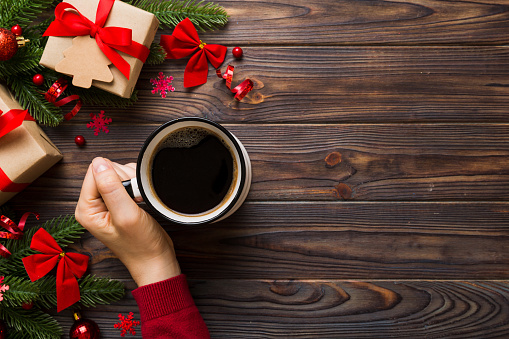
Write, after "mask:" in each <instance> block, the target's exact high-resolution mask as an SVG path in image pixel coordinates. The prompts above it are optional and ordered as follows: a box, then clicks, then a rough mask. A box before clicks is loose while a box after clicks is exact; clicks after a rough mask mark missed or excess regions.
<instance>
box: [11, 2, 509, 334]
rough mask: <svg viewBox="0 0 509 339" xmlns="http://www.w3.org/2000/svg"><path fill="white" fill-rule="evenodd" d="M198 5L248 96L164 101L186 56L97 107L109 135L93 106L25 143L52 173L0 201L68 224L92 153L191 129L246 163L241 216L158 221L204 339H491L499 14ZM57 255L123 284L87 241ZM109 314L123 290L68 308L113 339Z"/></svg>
mask: <svg viewBox="0 0 509 339" xmlns="http://www.w3.org/2000/svg"><path fill="white" fill-rule="evenodd" d="M216 3H218V4H221V5H223V6H224V7H225V8H226V9H227V11H228V13H229V14H230V16H231V17H230V21H229V23H228V25H227V26H225V27H224V28H223V29H221V30H217V31H212V32H207V33H201V34H200V37H201V38H202V40H203V41H205V42H207V43H221V44H224V45H227V46H228V47H229V52H228V54H227V59H226V61H225V63H224V65H226V64H228V63H231V64H233V65H235V66H236V68H235V75H234V84H237V83H240V82H241V81H242V80H244V79H246V78H250V79H252V80H253V81H254V83H255V89H254V90H253V91H252V92H251V93H250V94H249V95H248V96H247V97H246V98H245V99H244V100H243V101H242V102H240V103H238V102H236V101H235V100H234V99H233V96H232V94H231V93H229V92H228V90H227V89H226V87H225V85H224V82H223V81H222V80H221V79H219V78H217V77H216V76H215V74H214V72H213V69H212V68H211V69H210V73H209V80H208V82H207V83H206V84H205V85H203V86H200V87H196V88H193V89H184V88H183V72H184V68H185V65H186V62H187V60H178V61H172V60H168V61H166V62H165V63H164V64H162V65H159V66H152V67H151V66H145V67H144V69H143V72H142V74H141V77H140V80H139V82H138V86H137V88H138V89H139V98H140V99H139V101H138V102H137V103H136V105H135V106H133V107H132V108H129V109H127V110H121V109H107V110H106V115H108V116H110V117H112V118H113V122H112V124H111V125H110V131H111V132H110V133H109V134H104V133H102V134H100V135H99V136H97V137H96V136H94V135H93V132H92V131H91V130H89V129H87V128H86V122H88V121H89V120H90V119H89V113H98V112H99V110H101V109H102V107H87V108H85V109H83V110H82V111H81V112H80V113H79V115H78V116H77V117H76V118H75V119H73V120H71V121H70V122H67V123H65V124H63V125H62V126H60V127H58V128H45V131H46V132H47V134H48V135H49V136H50V138H51V139H52V140H53V141H54V143H55V144H56V145H57V146H58V147H59V148H60V150H61V151H62V152H63V153H64V159H63V161H62V162H60V163H59V164H58V165H56V166H55V167H53V168H52V169H51V170H50V171H48V172H47V173H46V174H44V175H43V176H42V177H41V178H40V179H38V180H37V181H35V182H34V184H33V185H31V186H30V187H29V188H27V189H26V190H25V191H24V192H23V193H21V194H19V195H18V196H17V197H16V198H15V199H13V200H12V203H11V206H12V207H14V209H15V210H16V211H17V212H18V213H21V212H24V211H27V210H30V211H39V212H40V213H42V215H43V217H42V219H43V221H44V220H47V219H50V218H53V217H55V216H58V215H61V214H72V213H73V212H74V208H75V204H76V201H77V200H78V195H79V191H80V187H81V182H82V179H83V177H84V174H85V171H86V169H87V167H88V165H89V163H90V161H91V160H92V159H93V158H94V157H95V156H104V157H107V158H110V159H111V160H114V161H117V162H120V163H127V162H132V161H135V160H136V158H137V154H138V151H139V149H140V147H141V146H142V144H143V142H144V140H145V138H146V137H147V136H148V135H149V134H150V133H151V131H152V130H154V129H155V128H156V127H157V126H158V125H160V124H162V123H164V122H166V121H168V120H171V119H174V118H178V117H184V116H199V117H206V118H209V119H211V120H214V121H216V122H219V123H221V124H223V125H224V126H225V127H226V128H228V129H229V130H231V131H232V132H233V133H234V134H235V135H236V136H238V138H239V139H240V140H241V141H242V143H243V144H244V145H245V146H246V148H247V150H248V152H249V155H250V157H251V160H252V166H253V183H252V188H251V191H250V193H249V196H248V198H247V201H246V202H245V204H244V205H243V206H242V207H241V209H240V210H239V211H237V212H236V214H234V215H233V216H232V217H230V218H229V219H227V220H226V221H224V222H220V223H217V224H214V225H205V226H193V227H184V226H178V225H173V224H169V223H167V222H164V221H163V220H161V219H158V220H160V221H161V223H162V224H163V225H164V228H165V229H166V230H167V231H168V233H169V234H170V236H171V237H172V239H173V240H174V242H175V246H176V249H177V253H178V258H179V261H180V264H181V267H182V270H183V272H184V273H186V274H187V276H188V279H189V283H190V286H191V291H192V294H193V296H194V298H195V301H196V304H197V305H198V307H199V309H200V311H201V313H202V315H203V317H204V319H205V321H206V323H207V325H208V327H209V329H210V332H211V335H212V337H214V338H287V337H288V338H289V337H292V338H387V337H395V338H424V337H426V338H437V337H446V338H492V337H506V338H507V337H509V321H508V318H509V284H508V279H509V205H508V202H509V157H508V155H509V133H508V132H509V129H508V127H509V126H508V123H509V109H508V108H509V50H508V48H507V44H508V43H509V35H508V34H507V32H508V30H507V28H508V27H509V10H508V5H509V2H508V1H507V0H483V1H478V2H471V1H466V0H459V1H435V0H429V1H428V0H411V1H356V0H343V1H336V0H321V1H315V0H311V1H310V0H293V1H290V0H272V1H263V2H261V1H248V0H233V1H217V2H216ZM164 33H166V34H170V33H171V31H169V30H168V31H165V32H164ZM234 46H241V47H242V48H243V49H244V58H243V59H242V60H235V59H234V58H233V57H232V55H231V48H232V47H234ZM224 68H225V66H223V69H224ZM160 71H162V72H164V73H165V74H166V75H172V76H174V77H175V80H174V82H173V85H174V86H175V87H176V91H175V92H174V93H171V94H170V95H168V97H167V98H166V99H162V98H161V97H159V96H157V95H154V94H152V93H151V85H150V81H149V79H150V78H154V77H156V76H157V74H158V72H160ZM78 134H82V135H84V136H85V138H86V139H87V141H88V144H87V146H86V147H84V148H78V147H77V146H76V145H75V144H74V137H75V136H76V135H78ZM338 157H340V159H341V162H340V163H337V164H336V163H335V161H333V160H334V159H338ZM327 160H328V161H327ZM75 248H76V249H78V250H80V251H82V252H84V253H89V254H91V255H92V259H91V263H92V265H91V266H90V272H92V273H95V274H97V275H101V276H110V277H112V278H116V279H122V280H123V281H125V283H126V286H127V289H128V290H130V289H133V288H135V285H134V284H133V282H132V280H131V279H130V276H129V274H128V272H127V270H126V269H125V268H124V267H123V265H122V264H121V263H120V262H119V261H118V260H117V259H116V258H115V257H114V256H113V255H112V253H111V252H110V251H109V250H108V249H106V248H105V247H104V246H103V245H102V244H101V243H100V242H98V241H97V240H96V239H94V238H93V237H92V236H90V235H89V234H86V235H85V236H84V237H83V239H82V241H81V243H79V244H76V245H75ZM129 311H133V312H134V313H135V315H136V318H139V313H138V310H137V306H136V303H135V302H134V300H133V298H132V296H131V294H130V293H129V291H128V292H127V293H126V296H125V298H124V299H123V300H121V301H120V302H118V303H116V304H113V305H108V306H104V307H98V308H96V309H90V310H87V311H85V312H84V313H85V316H86V317H89V318H92V319H94V320H96V321H97V322H98V324H99V326H100V327H101V331H102V333H103V338H116V337H119V335H118V332H117V331H116V330H114V329H113V324H114V323H115V322H116V321H117V314H118V313H119V312H122V313H124V314H125V313H127V312H129ZM62 313H65V312H62ZM58 319H59V320H60V321H61V322H62V324H64V326H65V328H66V329H67V328H68V327H69V325H70V324H71V317H70V314H68V313H67V314H61V315H59V316H58ZM136 337H138V338H140V337H141V335H140V333H139V331H138V334H137V335H136Z"/></svg>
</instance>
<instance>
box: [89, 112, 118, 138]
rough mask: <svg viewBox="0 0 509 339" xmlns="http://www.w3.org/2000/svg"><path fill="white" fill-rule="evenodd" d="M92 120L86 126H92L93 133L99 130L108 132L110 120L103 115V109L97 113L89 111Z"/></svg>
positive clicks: (97, 132) (97, 133) (95, 133)
mask: <svg viewBox="0 0 509 339" xmlns="http://www.w3.org/2000/svg"><path fill="white" fill-rule="evenodd" d="M90 117H91V118H92V121H91V122H89V123H88V124H87V127H88V128H94V135H99V132H101V131H103V132H104V133H109V132H110V130H109V129H108V126H107V125H108V124H109V123H110V122H111V121H112V120H111V118H107V117H105V116H104V111H101V113H99V115H97V114H93V113H90Z"/></svg>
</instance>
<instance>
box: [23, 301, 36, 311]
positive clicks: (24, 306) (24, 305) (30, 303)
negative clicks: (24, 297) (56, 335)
mask: <svg viewBox="0 0 509 339" xmlns="http://www.w3.org/2000/svg"><path fill="white" fill-rule="evenodd" d="M32 307H34V302H33V301H31V302H29V303H22V304H21V308H22V309H24V310H31V309H32Z"/></svg>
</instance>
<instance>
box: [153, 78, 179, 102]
mask: <svg viewBox="0 0 509 339" xmlns="http://www.w3.org/2000/svg"><path fill="white" fill-rule="evenodd" d="M172 80H173V77H172V76H166V77H165V76H164V74H163V72H159V76H158V77H157V78H155V79H150V83H151V84H152V86H154V89H153V90H152V94H156V93H161V98H166V94H167V93H168V92H173V91H175V87H173V86H172V85H171V82H172Z"/></svg>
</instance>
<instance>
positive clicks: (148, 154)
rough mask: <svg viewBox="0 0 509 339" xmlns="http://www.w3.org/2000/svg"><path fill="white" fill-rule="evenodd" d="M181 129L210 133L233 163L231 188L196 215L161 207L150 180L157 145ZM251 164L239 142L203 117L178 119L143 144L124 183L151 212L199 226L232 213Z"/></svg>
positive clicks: (243, 195)
mask: <svg viewBox="0 0 509 339" xmlns="http://www.w3.org/2000/svg"><path fill="white" fill-rule="evenodd" d="M182 128H201V129H205V130H207V131H210V132H212V133H213V134H215V135H216V136H218V137H219V138H220V139H221V140H223V141H224V142H225V143H226V144H227V146H228V148H229V149H230V152H231V155H232V157H233V160H234V162H235V163H236V168H237V171H235V172H236V178H235V179H236V180H234V181H232V182H234V185H235V187H233V189H231V190H230V192H229V193H228V194H227V195H226V196H225V197H224V199H223V200H222V201H221V203H220V204H219V205H218V206H216V207H215V208H213V209H211V210H209V211H205V212H202V213H199V214H183V213H180V212H176V211H173V210H172V209H170V208H169V207H167V206H166V205H165V204H163V203H162V202H161V201H160V199H159V198H158V197H157V195H156V193H155V189H154V188H153V184H152V183H151V182H150V180H151V175H150V173H151V171H152V160H153V158H154V157H153V155H154V153H155V152H156V151H157V148H158V145H159V144H160V142H161V141H163V140H165V139H166V138H167V137H168V136H169V135H170V134H171V133H173V132H175V131H177V130H180V129H182ZM251 177H252V171H251V161H250V160H249V155H248V154H247V151H246V149H245V147H244V146H243V145H242V143H241V142H240V141H239V139H237V138H236V137H235V136H234V135H233V134H232V133H231V132H229V131H228V130H227V129H225V128H224V127H223V126H221V125H219V124H218V123H215V122H213V121H210V120H207V119H204V118H191V117H190V118H180V119H175V120H172V121H169V122H167V123H165V124H164V125H162V126H160V127H158V128H157V129H156V130H155V131H154V132H152V134H151V135H150V136H149V137H148V139H147V140H146V141H145V144H144V145H143V147H142V148H141V151H140V154H139V156H138V164H137V168H136V178H133V179H131V180H126V181H124V186H125V187H126V190H127V191H128V193H129V194H130V195H131V197H133V198H137V197H142V198H143V201H144V202H145V203H146V204H147V205H148V206H150V207H151V208H152V209H153V210H154V211H156V212H157V213H159V214H160V215H162V216H163V217H165V218H166V219H168V220H169V221H172V222H175V223H179V224H186V225H190V224H203V223H212V222H217V221H219V220H223V219H225V218H227V217H228V216H230V215H231V214H233V212H235V211H236V210H237V209H238V208H239V207H240V206H241V205H242V203H243V202H244V200H245V199H246V197H247V194H248V192H249V188H250V187H251Z"/></svg>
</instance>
